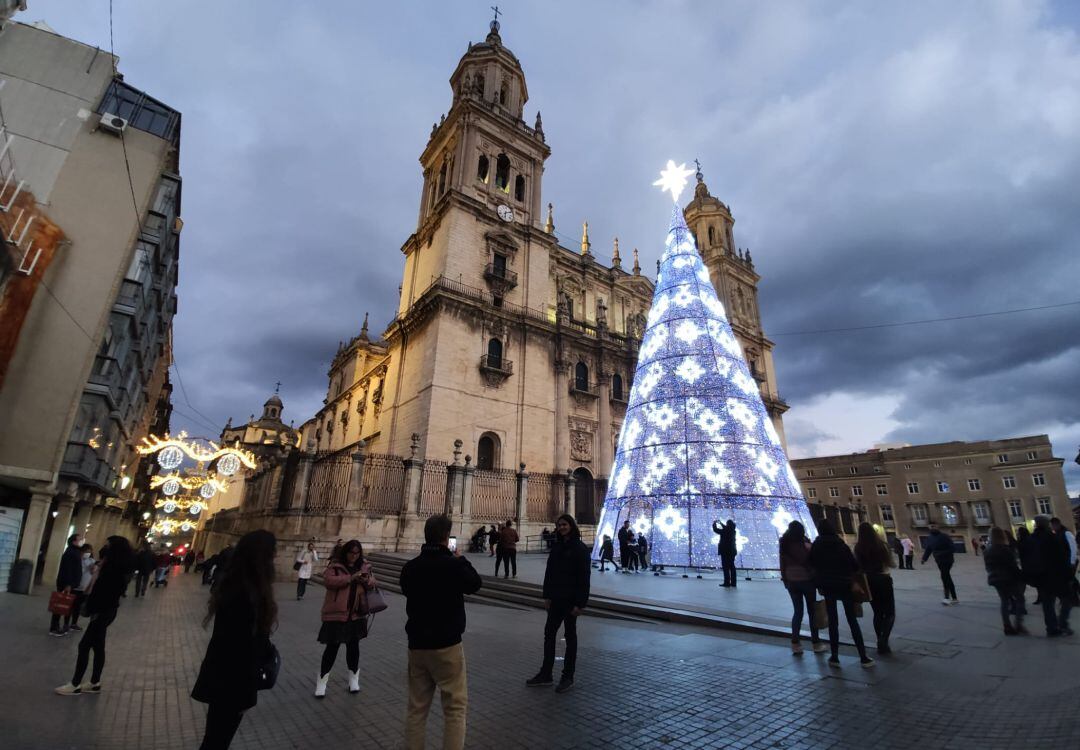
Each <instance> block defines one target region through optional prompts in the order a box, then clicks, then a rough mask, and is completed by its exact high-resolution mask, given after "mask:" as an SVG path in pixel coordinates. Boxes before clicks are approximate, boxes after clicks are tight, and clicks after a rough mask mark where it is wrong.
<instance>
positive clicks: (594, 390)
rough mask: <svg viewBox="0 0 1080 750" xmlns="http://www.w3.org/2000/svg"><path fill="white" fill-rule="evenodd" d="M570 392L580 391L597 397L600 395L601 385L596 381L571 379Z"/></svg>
mask: <svg viewBox="0 0 1080 750" xmlns="http://www.w3.org/2000/svg"><path fill="white" fill-rule="evenodd" d="M570 392H571V393H580V394H582V395H585V396H592V397H593V398H596V397H597V396H599V395H600V386H598V385H597V384H596V383H582V382H580V381H578V380H571V381H570Z"/></svg>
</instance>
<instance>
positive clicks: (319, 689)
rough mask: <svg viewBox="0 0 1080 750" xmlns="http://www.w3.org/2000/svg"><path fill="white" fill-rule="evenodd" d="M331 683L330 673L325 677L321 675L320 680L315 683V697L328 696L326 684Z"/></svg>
mask: <svg viewBox="0 0 1080 750" xmlns="http://www.w3.org/2000/svg"><path fill="white" fill-rule="evenodd" d="M328 682H330V673H329V672H327V673H326V674H324V675H319V679H317V680H316V681H315V697H316V698H323V697H325V696H326V683H328Z"/></svg>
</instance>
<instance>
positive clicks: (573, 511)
mask: <svg viewBox="0 0 1080 750" xmlns="http://www.w3.org/2000/svg"><path fill="white" fill-rule="evenodd" d="M576 484H577V480H576V479H574V472H572V471H570V469H567V470H566V512H567V513H569V514H570V515H572V516H573V517H574V518H577V499H576V497H575V495H576V493H575V485H576Z"/></svg>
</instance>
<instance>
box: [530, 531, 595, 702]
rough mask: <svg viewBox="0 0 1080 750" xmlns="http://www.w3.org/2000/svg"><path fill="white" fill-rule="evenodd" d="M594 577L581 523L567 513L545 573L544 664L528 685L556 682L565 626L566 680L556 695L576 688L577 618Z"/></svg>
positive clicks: (564, 656)
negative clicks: (557, 641) (557, 655)
mask: <svg viewBox="0 0 1080 750" xmlns="http://www.w3.org/2000/svg"><path fill="white" fill-rule="evenodd" d="M591 574H592V560H591V555H590V553H589V548H588V547H586V546H585V544H584V542H582V541H581V531H580V530H578V525H577V521H575V520H574V517H573V516H571V515H570V514H568V513H564V514H563V515H561V516H559V518H558V520H556V522H555V543H554V544H552V545H551V552H549V553H548V559H547V569H546V570H545V571H544V608H545V609H546V610H547V622H546V623H545V624H544V662H543V664H542V665H541V666H540V671H539V672H537V673H536V676H535V677H530V678H529V679H528V680H526V681H525V684H526V685H528V686H530V687H536V686H540V685H550V684H551V683H552V682H553V670H554V668H555V636H556V634H558V632H559V626H560V625H561V626H562V628H563V637H564V638H565V640H566V651H565V653H564V654H563V670H562V678H561V679H560V680H559V684H558V686H557V687H556V688H555V692H557V693H565V692H566V691H567V690H570V689H571V688H572V687H574V669H575V667H576V666H577V618H578V615H580V614H581V610H583V609H585V605H587V604H588V603H589V577H590V576H591Z"/></svg>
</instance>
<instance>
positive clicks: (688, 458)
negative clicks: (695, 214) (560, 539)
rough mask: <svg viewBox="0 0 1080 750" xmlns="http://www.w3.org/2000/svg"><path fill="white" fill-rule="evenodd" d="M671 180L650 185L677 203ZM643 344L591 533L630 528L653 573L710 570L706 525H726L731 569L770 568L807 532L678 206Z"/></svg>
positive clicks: (780, 452)
mask: <svg viewBox="0 0 1080 750" xmlns="http://www.w3.org/2000/svg"><path fill="white" fill-rule="evenodd" d="M679 170H680V168H679V167H676V166H675V165H674V164H669V165H668V170H665V177H664V178H663V179H662V180H661V182H662V183H663V186H664V188H665V189H666V190H672V192H673V194H676V195H677V194H678V190H679V189H680V188H681V185H680V184H679V179H680V178H679V177H678V175H679V174H680V171H679ZM685 176H686V175H685V174H684V175H683V177H682V179H683V182H684V183H685ZM642 341H643V345H642V347H641V348H640V350H639V352H638V361H637V371H636V373H635V377H634V379H633V387H632V388H631V391H630V398H629V401H628V403H627V408H626V417H625V419H624V423H623V428H622V430H621V431H620V435H619V443H618V448H617V450H616V455H615V461H614V464H613V469H612V473H611V481H610V482H609V484H608V491H607V495H606V497H605V498H604V505H603V509H602V511H601V529H602V530H603V529H616V528H619V527H620V526H621V525H622V523H623V521H625V520H627V519H629V520H630V522H631V525H633V526H634V528H635V529H636V530H637V531H638V532H639V533H644V534H645V535H646V537H647V538H648V539H649V542H650V548H651V558H652V561H653V562H655V563H657V564H661V565H694V566H708V567H718V566H719V563H720V560H719V557H718V556H717V552H716V542H717V539H716V535H715V534H714V533H713V524H714V523H715V522H719V523H721V524H723V523H726V522H727V521H728V520H729V519H730V520H733V521H735V523H736V529H737V532H736V548H737V549H738V553H739V557H738V558H737V560H736V564H737V565H738V566H739V567H742V568H758V569H774V568H776V567H777V566H778V562H779V561H778V549H777V546H778V545H777V540H778V538H779V536H780V534H782V533H783V531H785V530H786V529H787V524H788V523H789V522H790V521H792V520H799V521H801V522H802V523H803V525H804V526H806V528H807V530H808V531H810V532H811V533H812V530H813V528H814V524H813V520H812V518H811V516H810V512H809V509H808V508H807V506H806V501H805V500H803V497H802V494H801V492H800V490H799V485H798V483H797V482H796V481H795V477H794V474H793V473H792V472H791V469H790V466H789V465H788V461H787V456H786V455H785V453H784V449H783V446H782V445H781V442H780V436H779V434H778V432H777V430H776V428H775V427H774V426H773V424H772V420H771V419H770V418H769V415H768V413H767V412H766V410H765V405H764V403H763V402H762V400H761V394H760V391H759V390H758V383H757V381H756V380H755V378H754V377H753V375H752V374H751V372H750V368H749V367H748V366H747V364H746V361H745V359H744V358H743V353H742V347H741V345H740V344H739V341H738V339H737V338H736V337H735V335H734V333H733V332H732V329H731V324H730V323H729V322H728V319H727V314H726V311H725V310H724V305H723V303H722V302H721V301H720V299H719V298H718V297H717V295H716V290H715V289H714V288H713V286H712V283H711V281H710V277H709V273H708V269H707V268H705V265H704V263H703V262H702V260H701V257H700V256H699V255H698V252H697V248H696V247H695V245H694V237H693V234H692V233H691V232H690V230H689V228H688V227H687V226H686V222H685V220H684V219H683V215H682V210H681V209H680V208H679V207H678V206H675V208H674V210H673V212H672V217H671V226H670V229H669V231H668V236H667V242H666V247H665V251H664V253H663V255H662V256H661V267H660V273H659V276H658V279H657V284H656V291H655V294H654V296H653V306H652V309H651V310H650V311H649V314H648V315H647V317H646V328H645V331H644V332H643V336H642ZM602 538H603V537H602V534H598V535H597V548H596V552H597V554H598V553H599V544H600V543H601V542H602Z"/></svg>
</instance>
